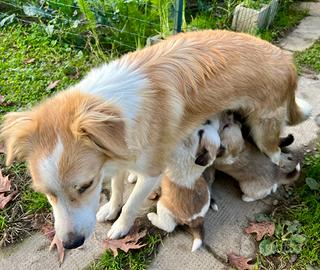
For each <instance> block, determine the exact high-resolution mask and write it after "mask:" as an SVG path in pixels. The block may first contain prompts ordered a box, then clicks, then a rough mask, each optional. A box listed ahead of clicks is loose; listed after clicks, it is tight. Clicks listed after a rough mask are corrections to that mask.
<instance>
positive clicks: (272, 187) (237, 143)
mask: <svg viewBox="0 0 320 270" xmlns="http://www.w3.org/2000/svg"><path fill="white" fill-rule="evenodd" d="M220 138H221V144H222V145H223V146H224V149H223V150H222V152H220V156H219V157H217V159H216V160H215V162H214V165H213V167H214V168H215V169H217V170H220V171H222V172H224V173H226V174H228V175H230V176H232V177H233V178H234V179H236V180H237V181H238V182H239V184H240V188H241V190H242V192H243V195H242V199H243V200H244V201H247V202H251V201H255V200H259V199H263V198H264V197H266V196H268V195H270V194H271V193H272V192H276V190H277V188H278V186H280V185H282V184H292V183H293V182H294V181H296V180H297V179H298V178H299V176H300V164H299V163H298V161H296V160H294V158H293V156H292V154H290V153H281V166H280V167H279V166H277V165H275V164H274V163H272V162H271V161H270V159H269V158H268V157H267V156H266V155H265V154H263V153H261V152H260V151H259V149H258V148H257V147H256V146H255V145H253V144H251V143H249V142H247V141H245V140H244V139H243V136H242V133H241V126H240V124H239V123H237V122H228V123H225V125H223V126H222V130H221V132H220Z"/></svg>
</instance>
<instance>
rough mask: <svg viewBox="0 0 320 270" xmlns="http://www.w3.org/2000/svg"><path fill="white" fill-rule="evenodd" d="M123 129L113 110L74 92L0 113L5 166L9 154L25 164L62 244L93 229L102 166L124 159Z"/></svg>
mask: <svg viewBox="0 0 320 270" xmlns="http://www.w3.org/2000/svg"><path fill="white" fill-rule="evenodd" d="M123 129H124V127H123V123H122V121H121V120H120V115H119V113H118V112H117V110H116V108H113V106H111V105H110V104H109V105H106V104H104V103H103V102H101V101H100V100H97V99H95V98H94V97H90V96H87V95H84V94H81V93H78V92H71V93H69V92H68V91H67V92H65V93H61V94H58V95H57V96H55V97H53V98H51V99H49V100H47V101H46V102H44V103H43V104H41V105H40V106H38V107H36V108H34V109H33V110H32V111H28V112H19V113H10V114H8V115H6V116H5V120H4V123H3V125H2V127H1V138H2V139H3V140H4V142H5V146H6V152H7V164H8V165H9V164H11V162H12V161H13V160H14V159H15V158H18V159H22V160H26V161H27V162H28V165H29V169H30V172H31V175H32V178H33V185H34V187H35V189H37V190H39V191H41V192H43V193H45V194H46V195H47V197H48V200H49V202H50V203H51V205H52V208H53V212H54V218H55V230H56V233H57V236H58V238H59V239H60V240H61V241H62V242H63V245H64V247H65V248H76V247H78V246H80V245H82V244H83V242H84V240H85V239H86V238H87V237H88V236H89V235H90V234H91V233H92V231H93V229H94V225H95V220H96V218H95V214H96V211H97V208H98V205H99V197H100V191H101V182H102V178H103V175H102V167H105V166H108V165H109V167H110V168H112V161H114V160H121V159H123V158H124V157H123V156H122V153H125V150H124V149H125V142H124V138H123V132H124V131H123Z"/></svg>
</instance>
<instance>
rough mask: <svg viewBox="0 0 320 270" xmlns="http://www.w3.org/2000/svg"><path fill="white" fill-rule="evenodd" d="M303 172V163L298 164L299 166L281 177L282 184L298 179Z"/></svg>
mask: <svg viewBox="0 0 320 270" xmlns="http://www.w3.org/2000/svg"><path fill="white" fill-rule="evenodd" d="M300 174H301V165H300V163H298V164H297V166H296V167H295V168H294V169H293V171H291V172H289V173H287V174H286V175H285V176H284V177H282V179H281V184H283V185H289V184H292V183H294V182H295V181H297V180H298V179H299V177H300Z"/></svg>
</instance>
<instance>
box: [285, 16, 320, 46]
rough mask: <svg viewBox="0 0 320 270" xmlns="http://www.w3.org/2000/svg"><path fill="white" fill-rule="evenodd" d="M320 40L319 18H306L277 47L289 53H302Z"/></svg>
mask: <svg viewBox="0 0 320 270" xmlns="http://www.w3.org/2000/svg"><path fill="white" fill-rule="evenodd" d="M319 38H320V17H318V16H308V17H306V18H304V19H303V20H302V21H301V23H300V24H299V25H298V26H297V28H296V29H294V30H293V31H292V32H291V33H290V34H289V35H288V36H287V37H285V38H284V39H282V40H280V42H279V46H280V47H281V48H283V49H285V50H289V51H303V50H305V49H308V48H309V47H311V46H312V45H313V43H314V42H315V41H316V40H318V39H319Z"/></svg>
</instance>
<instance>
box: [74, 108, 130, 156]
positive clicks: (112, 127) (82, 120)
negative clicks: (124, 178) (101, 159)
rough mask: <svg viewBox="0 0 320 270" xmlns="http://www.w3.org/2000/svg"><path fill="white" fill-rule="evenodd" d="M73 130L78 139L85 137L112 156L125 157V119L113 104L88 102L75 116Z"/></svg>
mask: <svg viewBox="0 0 320 270" xmlns="http://www.w3.org/2000/svg"><path fill="white" fill-rule="evenodd" d="M71 130H72V132H73V134H74V135H75V137H76V138H77V139H80V138H85V139H86V140H87V141H89V142H90V143H91V145H93V146H94V147H95V148H97V149H98V150H99V151H101V152H103V153H104V154H105V155H107V156H108V157H110V158H120V159H123V158H125V154H126V152H127V151H126V150H125V149H126V142H125V127H124V121H123V120H122V119H121V117H120V113H119V112H117V109H116V108H114V106H113V105H111V104H106V103H100V102H94V103H91V104H86V105H85V106H84V108H82V110H81V111H80V112H79V114H78V115H77V116H76V117H75V120H74V122H73V123H72V126H71Z"/></svg>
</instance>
